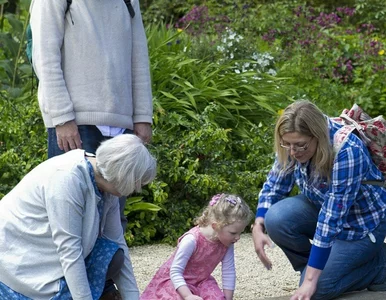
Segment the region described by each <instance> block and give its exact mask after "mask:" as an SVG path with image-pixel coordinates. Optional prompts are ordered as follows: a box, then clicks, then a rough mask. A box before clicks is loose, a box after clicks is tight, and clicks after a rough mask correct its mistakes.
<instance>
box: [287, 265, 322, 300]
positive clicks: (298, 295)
mask: <svg viewBox="0 0 386 300" xmlns="http://www.w3.org/2000/svg"><path fill="white" fill-rule="evenodd" d="M321 273H322V271H321V270H318V269H315V268H312V267H310V266H307V270H306V274H305V276H304V281H303V283H302V285H301V286H300V288H298V289H297V291H296V292H295V293H294V295H293V296H292V297H291V300H310V299H311V297H312V295H313V294H315V291H316V286H317V283H318V279H319V277H320V274H321Z"/></svg>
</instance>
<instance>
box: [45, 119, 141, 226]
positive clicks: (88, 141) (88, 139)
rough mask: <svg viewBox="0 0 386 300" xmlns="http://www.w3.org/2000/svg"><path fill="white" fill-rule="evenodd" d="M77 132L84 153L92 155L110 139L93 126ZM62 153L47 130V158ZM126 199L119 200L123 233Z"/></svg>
mask: <svg viewBox="0 0 386 300" xmlns="http://www.w3.org/2000/svg"><path fill="white" fill-rule="evenodd" d="M78 131H79V135H80V139H81V140H82V146H83V149H84V150H86V152H90V153H94V154H95V151H96V149H97V148H98V147H99V145H100V144H101V142H103V141H104V140H107V139H110V138H111V137H107V136H103V135H102V133H101V132H100V131H99V129H98V128H97V127H96V126H94V125H79V126H78ZM124 134H133V131H132V130H130V129H126V130H125V131H124ZM63 153H64V151H63V150H60V148H59V147H58V142H57V138H56V129H55V128H48V158H51V157H54V156H56V155H60V154H63ZM125 202H126V197H121V198H119V207H120V211H121V224H122V228H123V232H125V231H126V225H127V218H126V216H125V214H124V210H125Z"/></svg>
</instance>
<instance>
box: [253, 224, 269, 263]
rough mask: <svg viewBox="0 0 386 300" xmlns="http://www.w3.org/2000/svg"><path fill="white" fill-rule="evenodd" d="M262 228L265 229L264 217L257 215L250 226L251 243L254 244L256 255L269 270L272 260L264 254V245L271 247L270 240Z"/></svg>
mask: <svg viewBox="0 0 386 300" xmlns="http://www.w3.org/2000/svg"><path fill="white" fill-rule="evenodd" d="M264 229H265V227H264V218H262V217H257V218H256V220H255V223H254V224H253V228H252V239H253V244H254V246H255V251H256V253H257V256H258V257H259V259H260V261H261V262H262V263H263V265H264V266H265V267H266V268H267V270H271V268H272V262H271V261H270V260H269V258H268V257H267V255H266V254H265V250H264V247H265V245H268V246H269V247H272V241H271V240H270V238H269V237H268V235H266V234H265V233H264Z"/></svg>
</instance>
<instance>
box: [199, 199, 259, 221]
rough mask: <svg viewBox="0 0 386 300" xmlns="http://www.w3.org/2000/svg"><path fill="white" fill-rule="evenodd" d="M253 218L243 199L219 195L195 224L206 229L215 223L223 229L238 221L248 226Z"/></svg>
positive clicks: (212, 200) (211, 201)
mask: <svg viewBox="0 0 386 300" xmlns="http://www.w3.org/2000/svg"><path fill="white" fill-rule="evenodd" d="M252 218H253V214H252V211H251V209H250V208H249V206H248V204H247V203H245V201H244V200H243V199H242V198H241V197H239V196H237V195H232V194H217V195H215V196H213V197H212V199H211V200H210V202H209V204H208V206H207V207H205V208H204V210H203V212H202V214H201V216H199V217H197V218H196V220H195V224H196V225H199V226H200V227H205V226H208V225H210V224H211V223H213V222H215V223H217V224H218V226H219V227H220V228H222V227H224V226H227V225H230V224H232V223H234V222H237V221H238V222H245V224H248V223H249V222H250V221H251V219H252Z"/></svg>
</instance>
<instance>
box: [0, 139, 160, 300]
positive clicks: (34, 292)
mask: <svg viewBox="0 0 386 300" xmlns="http://www.w3.org/2000/svg"><path fill="white" fill-rule="evenodd" d="M155 173H156V161H155V159H154V158H153V157H152V156H151V154H150V153H149V151H148V150H147V149H146V147H145V145H144V144H143V143H142V141H141V139H140V138H138V137H136V136H135V135H129V134H124V135H120V136H117V137H115V138H112V139H110V140H106V141H104V142H103V143H102V144H101V145H100V146H99V148H98V149H97V151H96V154H95V155H93V154H89V153H86V152H85V151H84V150H79V149H78V150H72V151H70V152H67V153H65V154H63V155H60V156H56V157H54V158H51V159H49V160H47V161H45V162H43V163H41V164H40V165H38V166H37V167H36V168H34V169H33V170H32V171H31V172H30V173H28V174H27V175H26V176H25V177H24V178H23V179H22V180H21V181H20V182H19V184H18V185H16V186H15V187H14V189H13V190H12V191H10V192H9V193H8V194H7V195H6V196H5V197H4V198H3V199H2V200H1V201H0V298H1V299H31V298H32V299H42V300H43V299H71V298H72V299H99V298H101V299H120V298H121V297H122V298H123V299H138V298H139V291H138V288H137V284H136V280H135V277H134V273H133V268H132V265H131V261H130V257H129V252H128V247H127V245H126V242H125V239H124V236H123V230H122V226H121V221H120V212H119V200H118V197H119V196H128V195H130V194H131V193H133V192H134V191H136V192H139V191H140V190H141V187H142V186H143V185H145V184H148V183H149V182H151V181H152V180H153V179H154V177H155ZM108 279H112V280H114V282H115V284H116V286H117V287H118V290H119V293H118V292H115V293H114V294H112V293H104V286H105V281H106V280H108Z"/></svg>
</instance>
